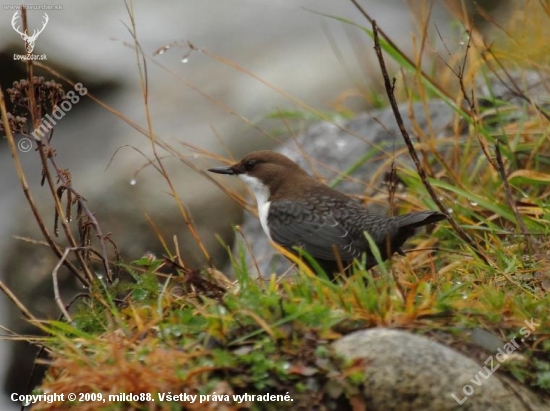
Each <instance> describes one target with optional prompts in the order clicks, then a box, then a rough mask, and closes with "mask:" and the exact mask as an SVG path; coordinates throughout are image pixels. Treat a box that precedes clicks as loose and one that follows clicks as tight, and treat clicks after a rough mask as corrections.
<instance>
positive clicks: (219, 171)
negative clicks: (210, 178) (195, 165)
mask: <svg viewBox="0 0 550 411" xmlns="http://www.w3.org/2000/svg"><path fill="white" fill-rule="evenodd" d="M208 171H210V172H211V173H217V174H229V175H231V176H232V175H235V174H239V173H238V172H237V170H235V168H234V167H233V166H229V167H214V168H209V169H208Z"/></svg>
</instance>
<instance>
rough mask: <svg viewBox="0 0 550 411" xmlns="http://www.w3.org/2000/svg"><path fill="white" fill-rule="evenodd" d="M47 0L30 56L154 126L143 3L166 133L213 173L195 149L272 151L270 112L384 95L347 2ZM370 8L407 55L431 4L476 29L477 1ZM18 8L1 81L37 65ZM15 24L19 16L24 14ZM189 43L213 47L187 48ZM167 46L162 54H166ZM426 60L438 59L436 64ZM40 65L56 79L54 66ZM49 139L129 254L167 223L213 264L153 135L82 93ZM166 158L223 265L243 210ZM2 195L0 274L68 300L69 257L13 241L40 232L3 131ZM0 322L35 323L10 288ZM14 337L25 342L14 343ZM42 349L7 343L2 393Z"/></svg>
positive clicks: (440, 23) (4, 10) (35, 180)
mask: <svg viewBox="0 0 550 411" xmlns="http://www.w3.org/2000/svg"><path fill="white" fill-rule="evenodd" d="M61 1H63V0H61ZM478 3H480V2H478ZM481 3H484V4H483V7H485V8H486V10H489V12H490V13H493V14H492V15H494V16H496V17H495V18H502V19H505V18H507V17H506V16H507V14H506V13H507V12H506V6H507V2H504V1H494V2H481ZM481 3H480V4H481ZM492 3H494V4H492ZM41 4H45V5H52V6H58V10H53V9H47V10H29V11H28V13H27V14H28V21H29V27H30V30H31V31H32V30H34V29H39V28H40V27H42V24H43V21H44V13H47V15H48V17H49V20H48V23H47V25H46V27H45V28H44V30H43V31H42V32H41V33H40V35H39V36H38V38H37V39H36V44H35V48H34V51H33V53H34V54H45V55H46V56H47V60H46V61H43V62H42V63H45V64H47V65H48V66H50V67H51V68H53V69H55V70H57V71H58V72H60V73H61V74H63V75H64V76H66V77H68V78H70V79H71V80H72V81H74V82H80V83H82V84H83V85H84V87H86V88H87V90H88V91H89V92H90V93H93V94H94V95H95V96H97V97H98V98H100V99H102V100H103V101H105V102H106V103H107V104H108V105H110V106H111V107H112V108H114V109H115V110H117V111H118V112H119V113H120V114H122V115H123V116H125V117H126V118H127V119H129V120H131V121H134V122H135V123H137V124H139V125H140V126H142V127H144V128H146V126H147V122H146V116H145V109H144V99H143V93H142V89H141V87H140V79H139V73H138V65H137V61H136V54H135V51H134V50H133V48H132V47H133V44H134V43H133V40H132V36H131V34H130V32H129V30H128V27H130V26H131V25H132V22H131V19H130V16H129V12H128V10H127V6H128V8H130V9H131V14H132V15H133V16H134V18H135V26H136V30H137V37H138V40H139V42H140V45H141V47H142V49H143V51H144V53H146V54H148V55H149V56H151V59H150V60H149V61H148V63H147V75H148V93H149V107H150V110H151V119H152V126H153V129H154V132H155V133H156V134H157V135H158V136H159V138H161V139H162V140H163V141H165V142H167V143H168V144H170V145H172V146H174V147H176V148H177V149H178V150H179V151H180V152H181V153H182V155H183V156H187V158H188V159H189V161H191V162H192V163H193V164H196V165H197V167H199V168H201V169H203V168H206V167H207V166H209V165H212V164H213V163H214V162H212V161H208V159H207V158H204V157H202V156H201V155H200V154H197V152H196V151H193V150H188V149H187V148H186V144H190V145H192V146H195V147H197V148H199V149H200V150H205V151H208V152H210V153H215V154H219V155H222V156H224V157H229V156H230V155H233V156H234V157H235V158H238V157H240V156H241V155H243V154H244V153H246V152H248V151H252V150H255V149H259V148H270V147H274V146H276V145H277V144H278V143H279V142H280V141H281V140H282V139H283V138H284V135H285V134H288V124H286V123H285V122H284V121H281V120H276V119H273V118H272V117H276V116H273V114H277V113H278V112H279V113H282V112H288V111H293V110H300V111H305V110H304V108H303V107H304V105H307V106H310V107H312V108H313V109H316V110H319V111H322V112H326V113H333V114H334V115H341V116H351V115H353V114H354V113H358V112H361V111H364V110H367V109H368V108H369V107H373V106H374V105H376V104H377V103H378V101H379V100H378V98H377V92H378V91H382V88H381V85H380V84H381V79H380V75H379V69H378V66H377V63H376V61H375V59H374V54H373V50H372V42H371V41H370V39H369V38H368V37H367V36H366V35H365V34H364V33H363V32H362V31H361V30H360V29H357V28H355V27H353V26H351V25H348V24H345V23H343V22H341V21H338V20H336V19H332V18H329V17H326V15H330V16H334V17H338V18H344V19H349V20H351V21H353V22H356V23H358V24H360V25H362V26H365V27H367V28H370V24H369V23H368V22H367V21H366V20H365V18H364V17H363V16H362V15H361V14H360V12H359V11H358V9H357V8H356V7H355V6H354V4H353V3H352V2H351V1H348V0H278V1H276V2H274V1H268V0H201V1H196V0H183V1H181V0H178V1H176V0H174V1H157V2H146V1H135V2H133V3H131V4H128V5H125V3H124V2H122V1H114V2H113V1H106V0H100V1H94V2H75V1H72V2H60V3H51V4H50V3H41ZM360 4H361V5H362V7H363V8H364V9H365V10H367V11H368V13H369V14H370V15H371V16H372V17H373V18H375V19H376V20H377V22H378V25H379V26H380V27H381V28H382V29H383V30H384V31H385V32H386V33H387V34H388V35H389V36H391V38H392V39H393V41H394V42H395V43H396V44H397V45H398V46H399V47H400V48H401V49H403V50H405V51H408V52H410V53H412V49H413V44H414V42H415V41H416V42H418V39H419V38H420V34H419V33H420V31H421V30H422V21H425V18H426V15H427V13H428V11H430V10H431V16H430V21H429V24H428V32H429V37H430V38H431V44H432V45H434V44H442V42H445V45H446V47H451V48H457V47H461V46H463V45H464V38H465V36H466V33H465V31H464V28H463V27H462V25H460V24H459V23H458V22H457V20H455V18H454V17H453V11H457V10H461V8H462V7H464V8H468V7H472V5H471V3H470V2H466V1H465V2H457V1H449V2H447V1H435V2H429V1H426V2H424V1H410V2H407V1H403V0H386V1H377V0H363V1H361V2H360ZM14 5H17V1H12V2H10V1H8V0H3V1H2V6H3V7H1V8H0V22H1V23H0V86H1V87H2V90H3V91H5V90H6V88H8V87H11V85H12V84H13V82H14V81H18V80H20V79H23V78H25V76H26V74H25V73H26V71H25V69H26V67H25V64H24V63H22V62H21V61H15V60H14V54H24V52H25V50H24V41H23V40H22V39H21V36H20V35H19V34H18V33H16V31H15V30H14V28H13V27H12V24H11V23H12V18H13V16H14V13H15V10H14V9H13V8H11V6H14ZM59 6H61V7H59ZM411 7H413V8H411ZM432 7H433V8H432ZM18 25H19V26H20V27H21V26H22V24H21V20H20V19H19V20H18ZM436 28H437V30H436ZM437 32H439V33H437ZM187 42H191V43H192V44H193V45H194V46H195V47H196V48H200V49H205V50H207V51H208V53H205V52H199V51H191V49H190V47H189V46H188V45H187ZM168 46H169V47H168ZM158 50H164V52H162V53H158V54H156V55H154V53H155V51H158ZM432 52H433V57H434V59H437V53H439V52H442V53H445V51H444V48H443V47H441V49H437V48H436V49H434V50H432ZM213 55H217V56H220V58H219V59H218V58H216V57H213ZM222 58H223V59H226V60H227V61H229V62H230V64H226V63H224V62H223V61H222V60H221V59H222ZM156 63H158V64H156ZM425 64H426V65H427V66H428V67H429V66H430V64H432V62H430V61H425ZM236 66H238V67H241V68H242V69H238V68H236ZM37 74H38V75H43V76H44V77H45V78H46V79H53V80H57V79H56V78H55V77H54V76H52V75H51V74H48V73H45V72H43V71H42V72H40V71H37ZM260 79H261V80H260ZM65 90H66V91H68V90H69V88H66V89H65ZM286 94H288V95H290V96H292V98H289V97H288V96H287V95H286ZM306 117H307V116H302V117H300V118H299V119H300V121H298V122H297V123H296V124H293V125H292V127H293V129H294V130H295V131H299V129H300V127H304V126H306V125H307V121H306ZM268 135H270V136H268ZM52 144H53V146H54V147H55V148H56V150H57V161H58V163H59V164H60V166H61V167H63V168H68V169H70V171H71V174H72V181H73V186H74V187H75V188H76V189H77V191H78V192H79V193H80V194H81V195H83V196H84V197H85V198H86V199H87V201H88V206H89V207H90V208H91V209H92V210H93V211H94V212H95V213H96V216H97V218H98V220H99V221H100V223H101V225H102V227H103V230H104V231H105V232H110V233H111V235H112V239H113V240H114V241H115V242H116V244H117V245H118V248H119V250H120V252H121V254H122V257H123V258H124V259H126V260H134V259H137V258H139V257H140V256H142V255H143V254H144V253H145V252H146V251H153V252H155V253H158V254H159V255H162V246H161V244H160V241H159V240H158V239H157V234H156V230H158V232H160V233H162V235H163V236H164V238H165V239H167V240H168V241H169V242H170V243H171V242H172V237H173V236H174V235H177V236H178V241H179V243H180V248H181V250H182V254H183V257H184V258H185V259H186V261H188V262H189V264H191V265H195V266H200V264H201V263H203V262H204V261H203V259H202V257H201V254H200V253H199V251H198V250H197V249H196V247H195V246H194V242H193V241H192V239H191V238H190V236H189V235H188V233H187V231H186V229H185V225H184V222H183V221H182V218H181V215H180V213H179V212H178V210H177V207H176V206H175V204H174V199H173V198H172V196H171V195H170V194H169V188H168V186H167V185H166V182H165V180H164V178H163V177H162V176H161V175H160V174H159V173H158V172H157V171H155V170H154V168H153V167H145V168H143V166H144V165H145V164H146V163H147V159H146V158H145V157H144V156H143V155H142V154H141V153H140V151H141V152H142V153H143V154H145V156H148V157H151V155H152V151H151V145H150V142H149V141H148V139H147V138H146V137H144V136H143V135H142V134H140V133H139V132H137V131H136V130H135V129H134V128H132V127H130V126H129V125H128V124H127V123H126V122H124V121H123V120H121V119H119V118H118V117H116V116H115V115H113V114H112V113H110V112H109V111H108V110H106V109H105V108H102V107H100V106H99V105H97V104H95V103H93V102H91V101H90V100H88V99H82V100H81V101H80V102H79V103H77V104H75V105H74V107H73V108H72V109H71V111H70V112H69V113H67V115H66V116H64V117H63V119H62V120H61V121H60V122H59V124H58V125H57V126H56V128H55V136H54V138H53V142H52ZM136 149H137V150H136ZM138 150H139V151H138ZM159 154H160V155H161V156H164V163H165V165H166V166H167V169H168V173H169V175H170V177H171V179H172V181H173V182H174V184H175V188H176V190H177V191H178V194H179V195H180V196H181V198H182V199H183V201H184V203H185V205H186V207H187V208H188V209H189V211H190V214H191V215H192V216H193V219H194V221H195V223H196V225H197V227H198V230H199V234H200V236H201V239H202V241H203V242H204V243H205V245H206V246H207V248H208V250H209V251H210V252H211V254H212V256H213V258H214V261H215V262H216V264H219V265H223V262H224V261H225V259H226V258H227V254H226V251H224V250H223V248H222V247H221V245H220V244H219V241H218V240H217V238H216V235H218V234H219V235H220V236H221V238H222V239H223V240H224V241H226V242H228V243H230V242H231V239H232V235H233V234H232V225H233V224H236V223H238V222H239V220H240V218H241V216H242V208H241V207H240V206H239V205H238V204H237V203H236V202H235V201H233V200H231V199H229V198H228V197H227V196H226V195H225V194H224V193H223V192H221V191H220V190H219V188H217V187H216V186H215V185H214V184H212V183H211V182H210V181H209V180H207V179H206V178H204V177H202V176H201V175H199V174H197V173H196V172H195V171H193V170H191V169H190V168H188V167H186V166H185V164H184V163H183V162H181V161H179V160H178V159H176V158H172V157H171V156H167V155H166V153H164V152H162V151H161V152H160V153H159ZM20 157H21V160H22V162H23V165H24V167H25V171H26V173H27V176H28V178H29V184H30V186H31V190H32V192H33V195H34V196H35V199H36V201H37V203H38V204H39V205H40V209H41V212H42V213H43V214H42V215H43V216H44V217H45V220H46V221H45V222H46V224H47V225H48V228H49V229H50V230H52V227H53V212H52V210H53V204H52V201H51V198H50V196H49V193H48V191H47V188H45V187H41V186H40V180H41V174H40V164H39V158H38V155H37V153H36V152H35V151H34V150H30V151H28V152H20ZM0 193H2V194H1V196H0V278H1V279H2V281H4V282H6V283H7V284H8V285H9V286H10V288H11V289H12V290H14V293H15V294H16V295H17V296H18V297H20V298H21V300H22V301H23V302H24V303H25V304H28V307H29V308H30V309H31V311H32V312H33V314H34V315H36V316H37V317H39V318H45V317H50V318H52V317H55V316H57V315H58V311H57V308H56V307H55V305H53V298H52V295H53V290H52V281H51V271H52V269H53V267H54V266H55V264H56V262H57V260H56V259H55V258H54V257H53V255H52V254H51V252H50V251H49V250H48V249H47V248H46V247H44V246H41V245H36V244H30V243H29V241H23V240H21V239H18V238H16V237H19V238H20V237H24V238H27V239H36V240H42V238H41V236H40V234H39V232H38V230H37V228H36V223H35V221H34V219H33V217H32V214H31V211H30V208H29V207H28V205H27V203H26V200H25V198H24V195H23V193H22V190H21V188H20V184H19V181H18V179H17V176H16V174H15V171H14V168H13V162H12V160H11V158H10V153H9V150H8V147H7V143H6V141H5V140H0ZM149 219H150V221H153V222H154V223H155V225H156V228H153V227H152V225H151V224H150V222H149ZM71 280H72V279H71V278H66V279H65V281H66V282H69V283H70V282H71ZM70 295H71V291H70V288H69V289H68V291H67V296H70ZM0 324H2V325H4V326H6V327H7V328H9V329H10V330H13V331H15V332H20V333H32V332H33V330H34V331H35V329H34V328H32V327H29V326H28V325H27V324H26V323H25V321H24V319H23V318H22V316H21V315H20V313H19V312H18V311H17V310H16V309H15V308H14V307H13V306H12V304H11V303H10V302H8V300H7V298H6V297H5V296H4V295H3V294H0ZM0 333H1V332H0ZM14 346H15V347H16V348H18V349H19V351H18V352H17V354H15V353H14V351H13V350H14ZM30 348H31V347H25V346H24V344H22V343H18V344H14V343H11V342H7V341H1V340H0V364H2V366H0V380H1V381H3V384H2V385H3V387H4V390H5V392H7V393H12V392H23V391H24V387H25V385H26V383H27V380H28V378H29V374H30V369H31V366H32V362H33V360H34V354H33V351H32V349H30ZM12 408H13V409H15V408H16V407H15V406H14V404H13V403H11V402H10V401H9V400H8V399H7V397H2V400H0V409H12Z"/></svg>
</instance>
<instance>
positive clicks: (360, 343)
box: [332, 328, 550, 411]
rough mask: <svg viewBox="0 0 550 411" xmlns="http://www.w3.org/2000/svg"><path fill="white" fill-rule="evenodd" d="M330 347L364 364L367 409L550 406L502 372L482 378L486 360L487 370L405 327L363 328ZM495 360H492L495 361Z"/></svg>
mask: <svg viewBox="0 0 550 411" xmlns="http://www.w3.org/2000/svg"><path fill="white" fill-rule="evenodd" d="M332 347H333V349H334V350H335V353H336V354H337V355H340V356H342V357H343V358H344V359H345V360H349V361H353V360H362V361H363V363H364V364H365V368H364V377H365V380H364V382H363V384H362V385H361V388H360V390H361V394H362V399H363V401H364V402H365V404H366V409H368V410H369V411H382V410H383V411H393V410H395V411H447V410H449V411H450V410H463V411H502V410H507V411H539V410H540V411H543V410H549V409H550V402H549V401H548V400H543V399H542V398H540V396H537V395H536V394H535V393H533V392H531V391H530V390H528V389H527V388H525V387H523V386H522V385H521V384H519V383H518V382H516V381H513V380H511V379H509V378H508V377H506V376H504V375H502V374H501V373H500V372H498V371H495V374H493V375H489V376H488V377H487V379H485V378H484V377H483V376H482V375H479V374H478V373H482V374H483V375H485V376H487V375H488V374H490V367H489V366H487V370H485V369H484V366H485V364H482V363H478V362H476V361H474V360H473V359H471V358H469V357H466V356H465V355H463V354H461V353H459V352H458V351H455V350H453V349H451V348H449V347H446V346H444V345H442V344H439V343H437V342H434V341H432V340H430V339H428V338H426V337H423V336H419V335H415V334H411V333H409V332H405V331H399V330H392V329H384V328H374V329H368V330H362V331H357V332H355V333H353V334H349V335H347V336H345V337H343V338H341V339H340V340H338V341H336V342H335V343H333V345H332ZM490 355H491V354H488V355H487V357H489V356H490ZM494 361H495V363H494V365H495V366H496V365H497V364H498V361H497V360H494ZM472 381H475V382H472ZM477 381H479V382H480V383H479V385H478V384H476V382H477ZM467 394H468V395H467ZM453 395H454V396H455V397H456V399H455V398H454V397H453Z"/></svg>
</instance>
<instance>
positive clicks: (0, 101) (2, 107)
mask: <svg viewBox="0 0 550 411" xmlns="http://www.w3.org/2000/svg"><path fill="white" fill-rule="evenodd" d="M31 82H32V81H31ZM0 111H1V113H2V123H3V124H4V125H5V127H4V129H5V133H6V139H7V140H8V146H9V148H10V152H11V157H12V158H13V162H14V165H15V171H16V173H17V178H18V180H19V183H20V184H21V188H22V189H23V194H25V198H26V199H27V203H29V206H30V207H31V211H32V213H33V215H34V218H35V220H36V222H37V224H38V227H39V228H40V231H41V232H42V235H43V236H44V238H45V239H46V241H47V242H48V245H49V246H50V247H51V249H52V250H53V252H54V253H55V254H56V255H57V257H58V258H61V256H62V253H61V250H60V248H59V247H58V246H57V244H56V243H55V241H54V240H53V238H52V236H51V234H50V232H49V231H48V229H47V228H46V225H45V224H44V221H43V219H42V216H41V215H40V212H39V211H38V208H37V206H36V203H35V201H34V198H33V196H32V193H31V189H30V187H29V184H28V183H27V177H26V176H25V172H24V171H23V167H22V166H21V161H20V159H19V154H18V152H17V148H16V144H15V140H14V137H13V134H12V132H11V129H10V127H9V126H8V124H9V122H8V113H7V110H6V102H5V98H4V93H3V91H2V89H1V88H0ZM65 265H66V266H67V267H68V268H69V270H71V271H72V272H73V273H74V274H75V275H76V276H77V277H78V279H79V280H80V282H81V283H82V284H83V285H86V286H87V285H88V281H87V280H86V278H84V277H83V276H82V274H81V273H80V271H79V270H78V268H76V267H75V266H74V265H73V264H72V263H71V262H69V261H65Z"/></svg>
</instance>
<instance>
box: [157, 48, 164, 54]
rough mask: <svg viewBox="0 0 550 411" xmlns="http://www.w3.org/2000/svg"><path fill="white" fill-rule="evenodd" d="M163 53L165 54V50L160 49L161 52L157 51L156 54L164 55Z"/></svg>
mask: <svg viewBox="0 0 550 411" xmlns="http://www.w3.org/2000/svg"><path fill="white" fill-rule="evenodd" d="M164 53H166V50H165V49H161V50H159V52H158V54H164Z"/></svg>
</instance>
